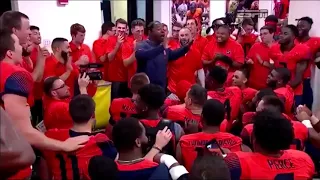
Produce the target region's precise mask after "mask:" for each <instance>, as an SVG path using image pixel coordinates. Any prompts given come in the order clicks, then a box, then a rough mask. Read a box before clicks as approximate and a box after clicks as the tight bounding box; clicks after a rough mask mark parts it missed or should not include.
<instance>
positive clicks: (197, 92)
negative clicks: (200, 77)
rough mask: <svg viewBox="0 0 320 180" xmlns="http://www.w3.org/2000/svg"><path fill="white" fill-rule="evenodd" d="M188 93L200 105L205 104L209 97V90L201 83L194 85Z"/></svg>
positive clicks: (193, 101)
mask: <svg viewBox="0 0 320 180" xmlns="http://www.w3.org/2000/svg"><path fill="white" fill-rule="evenodd" d="M188 95H189V97H190V98H191V101H192V103H193V104H196V105H199V106H203V105H204V103H205V102H206V101H207V98H208V95H207V90H206V89H205V88H203V87H202V86H200V85H199V84H194V85H192V86H191V88H190V91H189V93H188Z"/></svg>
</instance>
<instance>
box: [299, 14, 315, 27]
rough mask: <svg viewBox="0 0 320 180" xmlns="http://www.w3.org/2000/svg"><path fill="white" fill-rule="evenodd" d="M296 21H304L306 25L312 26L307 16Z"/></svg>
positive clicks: (310, 19) (311, 21)
mask: <svg viewBox="0 0 320 180" xmlns="http://www.w3.org/2000/svg"><path fill="white" fill-rule="evenodd" d="M298 21H306V22H307V23H309V24H310V26H312V24H313V20H312V18H310V17H308V16H305V17H302V18H300V19H298Z"/></svg>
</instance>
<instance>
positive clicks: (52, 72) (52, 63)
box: [43, 55, 79, 97]
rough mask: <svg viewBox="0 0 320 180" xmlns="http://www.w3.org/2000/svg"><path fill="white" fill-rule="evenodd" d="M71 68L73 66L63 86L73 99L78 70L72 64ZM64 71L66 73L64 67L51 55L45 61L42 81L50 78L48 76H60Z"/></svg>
mask: <svg viewBox="0 0 320 180" xmlns="http://www.w3.org/2000/svg"><path fill="white" fill-rule="evenodd" d="M72 66H73V70H72V72H71V73H70V75H69V77H68V79H66V80H65V81H64V82H65V84H66V85H67V86H68V87H69V88H70V95H71V97H73V94H74V86H75V83H76V82H77V80H78V76H79V70H78V68H77V67H76V66H75V65H74V64H72ZM66 71H67V67H66V65H64V64H62V63H60V62H59V61H58V60H57V59H56V58H55V57H54V55H51V56H50V57H48V58H47V59H46V64H45V68H44V75H43V79H44V80H45V79H46V78H47V77H50V76H61V75H62V74H63V73H65V72H66Z"/></svg>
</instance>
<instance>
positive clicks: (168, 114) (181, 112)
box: [164, 105, 202, 128]
mask: <svg viewBox="0 0 320 180" xmlns="http://www.w3.org/2000/svg"><path fill="white" fill-rule="evenodd" d="M164 118H166V119H170V120H171V121H173V122H176V123H178V124H180V125H181V126H182V127H184V125H185V123H186V122H188V121H197V122H198V123H199V127H200V128H201V127H202V125H201V121H200V119H201V115H200V114H193V113H192V112H191V111H190V110H189V109H187V108H186V107H185V106H184V105H174V106H169V107H168V108H167V109H166V111H165V113H164Z"/></svg>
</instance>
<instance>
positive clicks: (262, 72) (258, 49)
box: [247, 42, 276, 90]
mask: <svg viewBox="0 0 320 180" xmlns="http://www.w3.org/2000/svg"><path fill="white" fill-rule="evenodd" d="M269 51H270V47H269V46H267V45H266V44H264V43H262V42H257V43H255V44H254V45H253V46H252V47H251V49H250V51H249V53H248V55H247V59H252V61H253V64H252V65H250V77H249V80H248V85H249V87H251V88H254V89H257V90H260V89H263V88H266V87H267V78H268V75H269V73H270V69H269V68H267V67H265V66H263V65H262V64H261V63H259V61H258V59H257V57H256V55H257V54H258V55H259V56H260V57H261V59H262V60H263V61H266V62H269V61H270V57H269ZM274 61H275V60H274ZM275 63H276V62H275Z"/></svg>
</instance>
